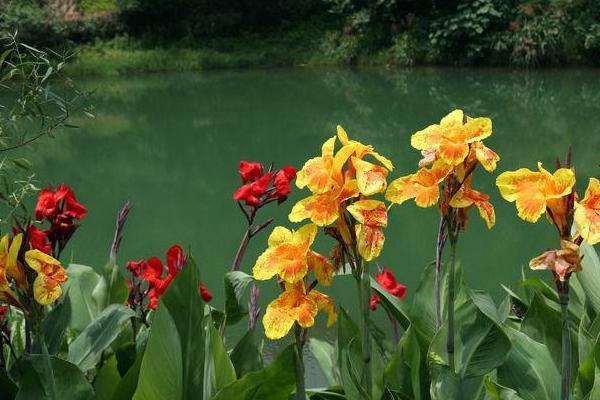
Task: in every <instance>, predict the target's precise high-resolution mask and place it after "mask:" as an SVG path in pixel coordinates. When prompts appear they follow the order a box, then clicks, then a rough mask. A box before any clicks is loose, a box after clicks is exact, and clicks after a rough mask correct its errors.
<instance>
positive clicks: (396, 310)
mask: <svg viewBox="0 0 600 400" xmlns="http://www.w3.org/2000/svg"><path fill="white" fill-rule="evenodd" d="M371 288H372V289H373V290H374V291H375V292H377V294H378V295H379V298H380V299H381V301H382V303H383V306H384V307H385V309H386V310H387V311H388V312H390V313H391V314H392V315H393V316H394V317H395V318H396V320H397V321H398V323H400V325H401V326H402V328H403V329H404V330H406V329H408V326H409V325H410V320H409V305H408V304H407V303H405V302H404V301H402V300H400V299H399V298H397V297H396V296H394V295H392V294H391V293H390V292H388V291H387V290H385V289H384V288H382V287H381V285H380V284H379V283H378V282H377V281H376V280H375V279H373V278H372V277H371Z"/></svg>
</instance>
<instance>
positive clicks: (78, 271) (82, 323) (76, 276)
mask: <svg viewBox="0 0 600 400" xmlns="http://www.w3.org/2000/svg"><path fill="white" fill-rule="evenodd" d="M67 274H68V275H69V280H68V281H67V283H66V285H65V290H66V297H68V298H69V301H70V303H71V322H70V324H69V327H70V328H71V329H74V330H76V331H82V330H84V329H85V327H86V326H88V325H89V324H90V322H92V320H93V319H94V318H96V316H97V315H98V312H99V311H100V310H99V308H98V304H97V303H96V300H95V299H94V297H93V296H92V293H93V291H94V288H95V287H96V285H97V284H98V280H99V279H100V275H98V274H97V273H96V271H94V269H93V268H92V267H88V266H85V265H80V264H71V265H69V267H68V268H67Z"/></svg>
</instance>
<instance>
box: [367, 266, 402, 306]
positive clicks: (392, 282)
mask: <svg viewBox="0 0 600 400" xmlns="http://www.w3.org/2000/svg"><path fill="white" fill-rule="evenodd" d="M375 280H376V281H377V282H378V283H379V284H380V285H381V287H382V288H384V289H385V290H386V291H387V292H388V293H390V294H391V295H392V296H396V297H397V298H399V299H400V300H404V298H405V297H406V286H404V285H403V284H401V283H399V282H398V281H397V280H396V277H395V276H394V273H393V272H392V271H391V270H390V269H388V268H384V269H383V271H381V272H380V273H378V274H377V275H375ZM380 302H381V299H380V298H379V296H378V295H377V293H375V292H373V293H371V303H370V306H371V310H373V311H375V310H376V309H377V304H379V303H380Z"/></svg>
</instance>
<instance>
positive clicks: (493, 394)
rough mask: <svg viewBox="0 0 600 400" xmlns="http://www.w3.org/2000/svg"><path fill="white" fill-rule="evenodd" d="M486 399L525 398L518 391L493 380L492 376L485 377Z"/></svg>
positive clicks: (506, 399) (509, 399)
mask: <svg viewBox="0 0 600 400" xmlns="http://www.w3.org/2000/svg"><path fill="white" fill-rule="evenodd" d="M485 390H486V400H523V399H521V398H520V397H519V395H518V394H517V392H515V391H514V390H512V389H509V388H507V387H504V386H502V385H499V384H497V383H496V382H494V381H492V379H491V378H490V377H487V378H486V379H485Z"/></svg>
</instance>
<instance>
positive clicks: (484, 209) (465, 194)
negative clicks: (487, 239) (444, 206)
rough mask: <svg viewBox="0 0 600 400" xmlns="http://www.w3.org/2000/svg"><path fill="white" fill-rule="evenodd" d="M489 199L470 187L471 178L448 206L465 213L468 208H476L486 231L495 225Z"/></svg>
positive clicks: (493, 212)
mask: <svg viewBox="0 0 600 400" xmlns="http://www.w3.org/2000/svg"><path fill="white" fill-rule="evenodd" d="M489 199H490V196H488V195H487V194H485V193H481V192H478V191H477V190H474V189H473V188H472V187H471V177H469V178H467V180H466V181H465V182H464V183H463V185H462V186H461V188H460V189H459V190H458V192H457V193H456V194H455V195H454V196H453V197H452V199H451V200H450V203H449V204H450V206H451V207H453V208H458V209H465V211H466V209H468V208H470V207H473V206H475V207H477V210H479V215H481V218H483V220H484V221H485V223H486V225H487V227H488V229H491V228H492V227H493V226H494V224H495V223H496V212H495V211H494V206H492V204H491V203H490V202H489Z"/></svg>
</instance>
